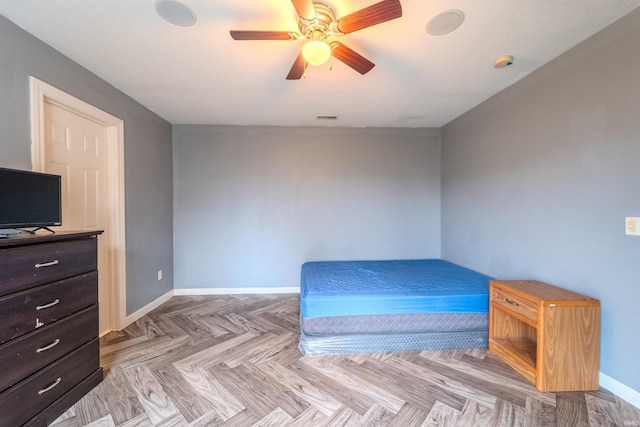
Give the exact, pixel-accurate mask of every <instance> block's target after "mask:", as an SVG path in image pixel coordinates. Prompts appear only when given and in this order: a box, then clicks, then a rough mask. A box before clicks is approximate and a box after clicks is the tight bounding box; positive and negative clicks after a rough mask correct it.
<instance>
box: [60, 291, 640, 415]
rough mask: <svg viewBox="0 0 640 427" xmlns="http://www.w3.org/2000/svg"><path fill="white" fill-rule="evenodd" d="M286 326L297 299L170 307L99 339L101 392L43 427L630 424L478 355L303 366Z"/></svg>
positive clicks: (606, 397)
mask: <svg viewBox="0 0 640 427" xmlns="http://www.w3.org/2000/svg"><path fill="white" fill-rule="evenodd" d="M298 328H299V297H298V295H265V296H258V295H236V296H228V295H224V296H194V297H185V296H180V297H174V298H172V299H171V300H169V301H168V302H166V303H165V304H163V305H162V306H160V307H158V308H157V309H155V310H154V311H152V312H151V313H149V314H148V315H147V316H144V317H142V318H141V319H140V320H138V321H137V322H135V323H134V324H132V325H130V326H128V327H127V328H126V329H124V330H122V331H118V332H112V333H109V334H108V335H106V336H105V337H103V338H102V339H101V353H102V354H101V363H102V365H103V367H104V369H105V380H104V382H102V383H101V384H100V385H99V386H98V387H96V388H95V389H94V390H92V391H91V392H90V393H89V394H88V395H87V396H85V397H84V398H83V399H82V400H80V401H79V402H78V403H77V404H76V405H74V406H73V407H72V408H71V409H69V411H67V412H66V413H65V414H64V415H62V416H61V417H60V418H59V419H58V420H56V422H55V423H54V425H55V426H56V427H70V426H74V427H77V426H87V425H89V426H96V427H97V426H105V427H108V426H123V427H124V426H126V427H133V426H277V427H280V426H301V427H308V426H401V427H408V426H463V427H471V426H473V427H476V426H532V427H533V426H544V427H548V426H561V427H564V426H572V427H573V426H577V427H580V426H629V425H631V426H633V425H640V410H638V409H637V408H635V407H633V406H632V405H630V404H628V403H627V402H625V401H623V400H622V399H620V398H618V397H617V396H615V395H614V394H612V393H610V392H609V391H607V390H599V391H595V392H587V393H578V392H571V393H540V392H538V391H537V390H536V389H535V388H534V387H533V386H532V385H531V384H529V383H528V382H526V381H525V380H524V379H523V378H522V377H521V376H520V375H519V374H517V373H516V372H514V371H513V370H512V369H511V368H509V367H508V366H507V365H506V364H505V363H503V362H502V361H501V360H499V359H498V358H497V357H495V356H494V355H492V354H490V353H488V352H487V351H485V350H478V349H475V350H447V351H423V352H406V353H385V354H371V355H340V356H313V357H305V356H302V354H300V352H299V351H298V348H297V345H298V333H299V329H298Z"/></svg>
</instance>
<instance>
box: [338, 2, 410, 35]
mask: <svg viewBox="0 0 640 427" xmlns="http://www.w3.org/2000/svg"><path fill="white" fill-rule="evenodd" d="M401 16H402V5H400V0H383V1H381V2H379V3H376V4H373V5H371V6H369V7H365V8H364V9H360V10H358V11H356V12H353V13H351V14H349V15H347V16H343V17H342V18H340V19H338V20H337V21H336V24H337V28H338V30H339V31H340V32H342V33H343V34H349V33H353V32H354V31H358V30H362V29H363V28H367V27H371V26H373V25H377V24H381V23H383V22H387V21H391V20H392V19H396V18H400V17H401Z"/></svg>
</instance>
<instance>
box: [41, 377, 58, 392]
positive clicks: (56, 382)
mask: <svg viewBox="0 0 640 427" xmlns="http://www.w3.org/2000/svg"><path fill="white" fill-rule="evenodd" d="M60 381H62V378H61V377H58V379H57V380H55V381H54V382H53V383H52V384H51V385H48V386H47V387H45V388H43V389H42V390H40V391H38V394H45V393H46V392H48V391H49V390H51V389H52V388H54V387H55V386H57V385H58V384H60Z"/></svg>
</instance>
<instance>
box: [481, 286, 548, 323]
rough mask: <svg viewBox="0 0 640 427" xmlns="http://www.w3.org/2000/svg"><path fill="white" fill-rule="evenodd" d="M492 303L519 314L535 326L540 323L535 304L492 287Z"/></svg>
mask: <svg viewBox="0 0 640 427" xmlns="http://www.w3.org/2000/svg"><path fill="white" fill-rule="evenodd" d="M491 303H492V304H497V305H499V306H501V307H503V309H504V310H506V311H510V312H513V313H516V314H519V315H520V316H521V317H524V318H525V319H529V320H530V321H531V322H533V323H534V324H535V323H536V322H537V321H538V306H537V305H536V304H535V303H533V302H531V301H529V300H526V299H524V298H521V297H519V296H517V295H514V294H512V293H511V292H509V291H506V290H504V289H500V288H496V287H493V286H492V287H491Z"/></svg>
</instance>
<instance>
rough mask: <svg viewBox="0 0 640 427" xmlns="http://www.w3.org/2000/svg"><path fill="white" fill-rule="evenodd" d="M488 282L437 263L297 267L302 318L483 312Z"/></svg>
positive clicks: (310, 264) (341, 263)
mask: <svg viewBox="0 0 640 427" xmlns="http://www.w3.org/2000/svg"><path fill="white" fill-rule="evenodd" d="M489 280H490V277H488V276H485V275H483V274H480V273H478V272H475V271H473V270H469V269H467V268H464V267H461V266H459V265H456V264H452V263H450V262H447V261H443V260H438V259H425V260H397V261H325V262H307V263H305V264H303V265H302V273H301V281H300V311H301V314H302V316H303V317H306V318H313V317H323V316H348V315H366V314H407V313H487V312H488V311H489Z"/></svg>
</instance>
